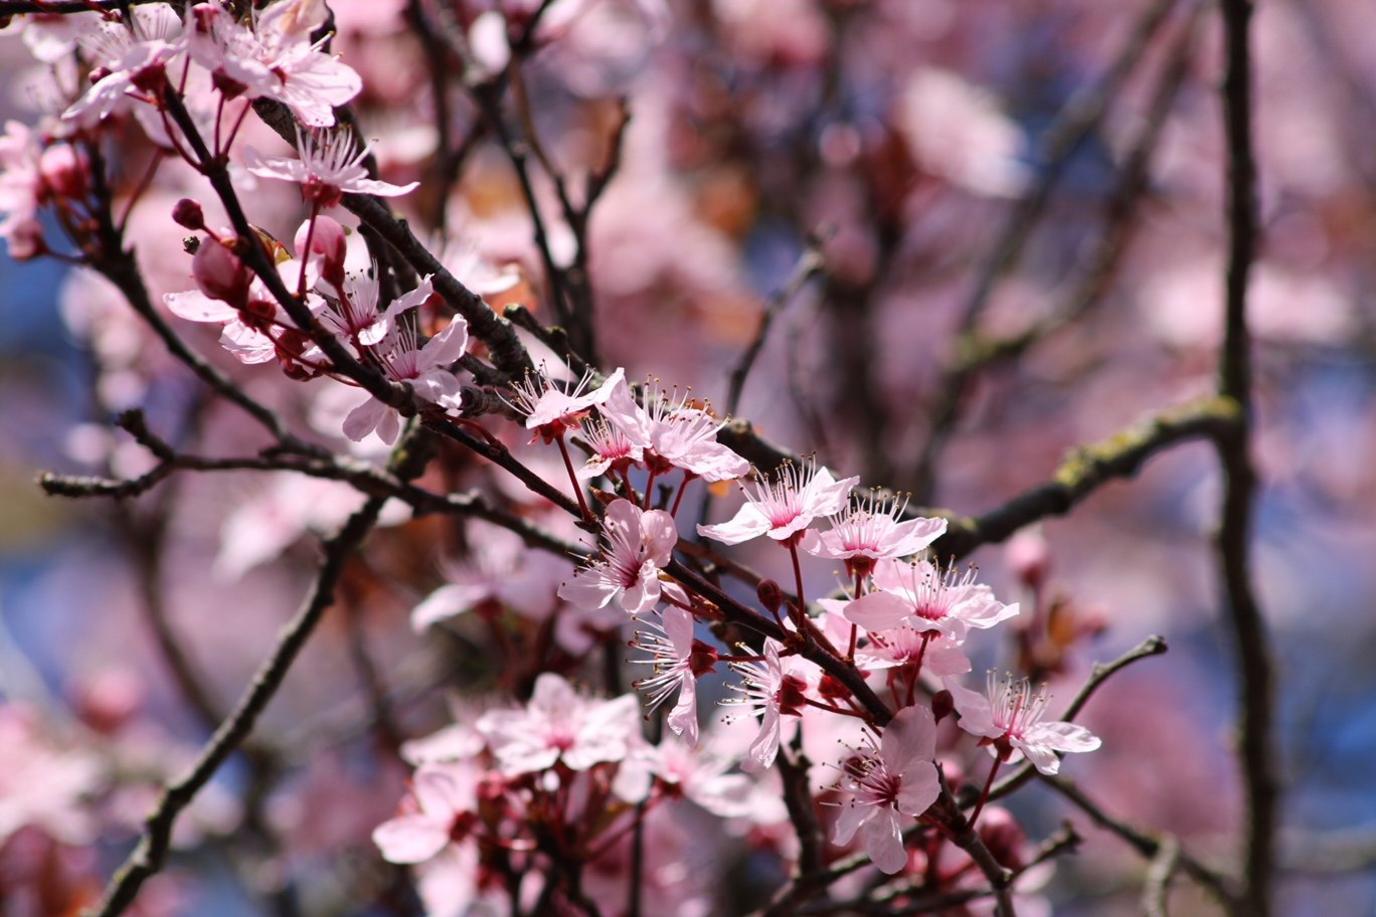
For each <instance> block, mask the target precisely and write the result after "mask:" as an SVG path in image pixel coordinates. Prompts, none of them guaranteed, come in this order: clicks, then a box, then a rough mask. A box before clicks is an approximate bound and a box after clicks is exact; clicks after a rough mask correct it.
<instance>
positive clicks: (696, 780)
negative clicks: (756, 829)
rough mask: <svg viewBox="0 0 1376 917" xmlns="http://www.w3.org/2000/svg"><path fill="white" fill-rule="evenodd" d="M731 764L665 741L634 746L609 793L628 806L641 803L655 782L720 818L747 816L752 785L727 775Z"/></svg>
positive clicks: (676, 741)
mask: <svg viewBox="0 0 1376 917" xmlns="http://www.w3.org/2000/svg"><path fill="white" fill-rule="evenodd" d="M731 765H732V761H731V759H730V758H729V757H727V756H725V755H720V754H716V753H713V752H711V751H704V750H702V749H701V748H698V747H694V746H693V745H690V744H688V743H686V742H684V741H681V740H679V739H676V738H674V737H673V736H665V737H664V739H663V740H662V741H661V742H660V743H659V744H658V745H649V744H646V745H641V746H639V747H637V748H636V749H635V750H634V751H633V752H632V753H631V754H630V755H629V756H628V757H627V758H626V760H625V761H623V762H622V763H621V767H620V768H618V769H617V773H616V780H615V781H614V782H613V784H612V790H613V791H614V792H615V793H616V794H617V795H618V796H620V797H621V798H622V799H624V800H625V801H627V802H633V803H638V802H643V801H645V800H646V799H647V798H648V797H649V795H650V790H651V788H652V786H653V785H654V781H655V780H656V779H657V780H658V781H659V783H660V786H662V787H664V789H665V791H666V792H668V793H670V794H672V795H675V796H681V797H682V798H684V799H687V800H688V801H689V802H692V803H695V804H696V805H699V806H701V807H702V808H703V809H706V810H707V811H708V812H711V813H712V814H713V815H716V816H718V817H719V818H739V817H741V816H743V815H747V814H749V813H750V811H751V809H752V800H751V797H752V794H753V793H754V792H755V787H756V781H755V780H753V779H751V778H750V777H747V776H746V775H745V774H736V773H729V771H730V770H731Z"/></svg>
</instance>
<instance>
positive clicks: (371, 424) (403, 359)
mask: <svg viewBox="0 0 1376 917" xmlns="http://www.w3.org/2000/svg"><path fill="white" fill-rule="evenodd" d="M467 346H468V322H466V321H464V319H463V316H461V315H456V316H454V317H453V319H451V320H450V322H449V324H448V325H446V326H445V328H444V330H442V331H440V332H439V333H438V334H436V335H435V336H434V337H432V338H430V340H428V341H426V342H425V343H424V344H423V345H422V344H420V343H419V342H418V341H417V339H416V332H415V329H414V328H413V327H411V326H410V325H400V326H396V327H393V328H392V329H391V330H390V331H389V332H388V333H387V336H386V337H385V338H383V339H382V341H381V342H380V343H379V344H378V345H377V346H376V347H375V348H373V349H372V350H371V351H370V352H371V353H372V355H373V356H375V357H376V358H377V361H378V362H379V363H380V364H381V366H382V369H383V372H385V373H386V374H387V377H388V378H389V379H391V380H392V381H394V382H403V383H406V384H408V385H409V386H411V388H412V390H413V391H415V393H416V395H418V396H419V397H420V398H422V399H424V400H425V401H429V402H433V403H435V404H439V403H441V402H443V401H444V400H446V399H448V398H451V397H453V396H454V395H456V394H458V391H459V380H458V377H457V376H455V375H454V374H453V372H451V371H450V370H449V365H450V364H451V363H453V362H454V361H455V360H457V359H458V358H459V357H460V356H462V355H463V352H464V349H465V348H466V347H467ZM374 431H376V432H377V435H378V436H379V437H380V438H381V439H382V441H383V442H385V443H387V444H389V445H390V444H392V443H394V442H396V440H397V436H398V435H399V434H400V433H401V416H400V415H399V414H398V413H397V412H396V410H395V409H394V408H392V407H391V406H390V405H388V404H386V403H385V402H383V401H380V400H379V399H378V398H377V397H375V396H373V395H369V396H368V398H367V400H365V401H364V402H363V403H362V404H360V405H359V406H358V407H356V408H354V409H353V410H352V411H350V412H349V416H347V417H345V418H344V435H345V436H347V437H349V439H351V440H353V441H354V442H359V441H360V440H362V439H363V438H364V437H365V436H367V435H368V434H369V433H372V432H374Z"/></svg>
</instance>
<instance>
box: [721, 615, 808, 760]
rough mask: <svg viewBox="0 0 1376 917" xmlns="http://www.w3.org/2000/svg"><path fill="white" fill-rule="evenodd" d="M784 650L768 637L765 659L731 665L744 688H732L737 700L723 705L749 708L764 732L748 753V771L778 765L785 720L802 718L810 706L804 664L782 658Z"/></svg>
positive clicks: (757, 736) (734, 686)
mask: <svg viewBox="0 0 1376 917" xmlns="http://www.w3.org/2000/svg"><path fill="white" fill-rule="evenodd" d="M781 649H783V646H782V644H780V643H779V642H778V641H777V640H775V639H774V638H772V637H767V638H765V641H764V658H763V659H761V660H759V661H749V662H733V663H731V668H733V669H735V670H736V672H737V674H739V675H740V676H741V680H742V681H743V684H741V685H732V686H731V688H732V690H734V691H735V692H736V694H737V697H735V698H732V699H730V700H727V701H723V703H727V704H739V705H742V706H744V707H747V708H749V710H750V715H751V716H758V717H760V731H759V733H758V734H756V736H755V739H754V741H752V742H751V743H750V748H749V749H748V750H747V751H746V760H745V764H744V765H743V766H744V768H745V769H746V770H747V771H752V772H754V771H762V770H766V769H768V768H769V767H770V766H771V765H772V764H773V763H774V759H775V757H777V756H778V754H779V743H780V741H781V740H780V733H781V732H782V727H783V720H782V718H783V717H784V716H795V717H796V716H798V715H800V714H801V712H802V709H803V706H804V705H805V704H806V703H807V690H808V679H807V678H806V677H805V676H804V674H803V671H804V670H803V668H802V666H803V661H802V660H801V659H799V658H798V657H796V656H790V657H787V658H784V657H781V656H780V655H779V651H780V650H781Z"/></svg>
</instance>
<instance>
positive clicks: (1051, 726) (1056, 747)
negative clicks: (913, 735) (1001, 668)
mask: <svg viewBox="0 0 1376 917" xmlns="http://www.w3.org/2000/svg"><path fill="white" fill-rule="evenodd" d="M946 689H947V690H948V691H950V692H951V699H952V701H953V702H954V703H955V709H956V712H957V713H958V714H960V728H961V729H964V730H965V731H966V732H968V733H970V734H971V735H975V736H979V737H980V738H981V739H984V740H986V741H985V744H988V746H989V752H990V754H992V755H994V756H996V757H1001V758H1002V759H1003V760H1006V761H1018V760H1020V759H1021V757H1022V756H1023V755H1026V756H1027V760H1029V761H1031V762H1032V766H1033V767H1035V768H1036V769H1037V770H1039V771H1041V772H1042V773H1043V774H1048V775H1049V774H1055V773H1056V772H1058V771H1059V770H1060V769H1061V759H1060V757H1059V756H1058V755H1057V752H1062V753H1064V752H1083V751H1094V750H1095V749H1096V748H1098V747H1099V746H1100V745H1101V744H1102V743H1101V742H1100V741H1099V738H1098V737H1097V736H1095V735H1094V734H1093V733H1092V732H1090V731H1089V730H1088V729H1086V728H1085V727H1083V726H1079V725H1076V724H1075V723H1067V722H1063V721H1058V720H1053V721H1050V722H1047V721H1045V720H1044V719H1043V717H1044V716H1045V715H1046V705H1047V703H1048V702H1049V700H1050V698H1049V696H1048V695H1047V693H1046V692H1045V691H1044V690H1037V691H1034V690H1033V689H1032V686H1031V684H1030V683H1029V682H1028V681H1027V679H1025V678H1024V679H1016V680H1015V679H1013V678H1011V677H1008V678H996V677H995V675H994V673H993V672H990V673H989V674H988V678H987V685H986V689H985V690H986V693H985V694H980V693H978V692H976V691H971V690H970V689H969V688H964V687H961V685H960V684H958V683H957V682H955V681H954V680H950V681H947V682H946Z"/></svg>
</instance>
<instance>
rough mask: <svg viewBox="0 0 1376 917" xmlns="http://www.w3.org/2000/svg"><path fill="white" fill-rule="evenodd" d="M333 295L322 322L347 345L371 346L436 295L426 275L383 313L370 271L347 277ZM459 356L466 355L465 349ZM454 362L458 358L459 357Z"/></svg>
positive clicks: (324, 310)
mask: <svg viewBox="0 0 1376 917" xmlns="http://www.w3.org/2000/svg"><path fill="white" fill-rule="evenodd" d="M334 292H335V295H333V296H331V297H329V304H330V308H328V309H323V310H321V312H320V321H321V323H322V324H323V325H324V326H325V327H326V328H329V329H330V330H331V331H333V332H335V334H336V335H337V336H338V337H339V338H340V340H341V342H343V343H345V344H351V343H352V344H361V345H363V346H365V347H372V346H373V345H375V344H378V343H380V342H381V341H382V340H383V339H385V338H386V337H387V335H389V334H391V333H392V331H393V330H394V329H395V328H397V327H398V325H397V319H398V318H399V317H400V316H401V314H402V313H404V312H408V311H410V310H411V309H415V308H417V307H418V306H422V305H424V304H425V302H426V300H428V299H429V298H430V297H431V296H433V295H434V293H435V288H434V287H433V286H432V285H431V283H430V276H429V275H428V274H427V275H426V276H424V277H422V278H421V279H420V283H418V284H417V285H416V288H415V289H414V290H411V291H410V292H407V293H403V294H402V295H400V296H398V297H397V298H396V299H394V300H392V302H391V303H390V304H389V305H388V306H387V308H385V309H382V310H379V309H378V299H379V296H380V285H379V283H378V279H377V275H376V274H375V273H373V272H371V271H369V272H366V273H359V274H354V275H351V276H348V277H346V278H345V279H344V283H343V284H342V285H340V287H338V288H337V289H336V290H335V291H334ZM465 344H466V332H465ZM457 353H458V354H461V353H463V348H462V347H461V348H459V349H458V352H457ZM454 359H458V356H457V354H456V356H455V357H454ZM450 362H452V361H450Z"/></svg>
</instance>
